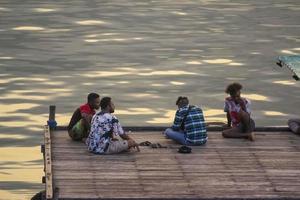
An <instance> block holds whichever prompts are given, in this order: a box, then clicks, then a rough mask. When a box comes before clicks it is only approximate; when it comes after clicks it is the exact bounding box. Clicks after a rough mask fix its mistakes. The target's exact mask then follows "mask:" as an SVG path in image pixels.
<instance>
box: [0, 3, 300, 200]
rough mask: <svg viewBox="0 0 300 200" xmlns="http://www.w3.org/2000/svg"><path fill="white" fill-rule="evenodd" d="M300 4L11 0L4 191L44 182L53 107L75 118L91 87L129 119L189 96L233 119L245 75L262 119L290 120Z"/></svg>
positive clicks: (147, 119)
mask: <svg viewBox="0 0 300 200" xmlns="http://www.w3.org/2000/svg"><path fill="white" fill-rule="evenodd" d="M299 13H300V2H299V1H298V0H290V1H285V0H272V1H249V0H247V1H246V0H245V1H242V0H235V1H233V0H232V1H229V0H217V1H209V0H202V1H201V0H199V1H192V0H190V1H175V0H171V1H167V0H166V1H148V0H145V1H129V0H122V1H92V0H90V1H83V0H82V1H79V0H75V1H58V2H54V1H29V0H28V1H21V0H20V1H15V0H1V2H0V92H1V95H0V109H1V112H0V114H1V115H0V118H1V119H0V128H1V129H0V132H1V136H0V146H1V148H0V153H1V157H0V163H1V165H0V166H1V167H0V194H1V195H0V198H4V199H14V198H15V199H20V198H25V199H26V197H24V196H30V195H31V194H32V193H33V192H34V191H37V190H39V189H40V188H41V186H40V184H39V183H40V176H41V174H42V167H41V166H42V162H41V158H42V157H41V154H40V153H39V147H38V145H39V144H40V143H42V129H41V125H43V124H44V123H45V121H46V120H47V112H48V105H50V104H56V105H57V112H58V116H57V117H58V122H59V123H60V124H62V125H64V124H66V123H67V122H68V118H69V116H70V114H71V113H72V112H73V110H74V109H75V107H76V106H78V105H79V104H81V103H83V102H85V98H86V95H87V94H88V93H89V92H91V91H96V92H98V93H100V94H101V96H104V95H109V96H112V97H113V99H114V101H115V104H116V106H117V110H118V111H117V113H116V114H118V116H119V118H120V120H121V122H122V124H123V125H134V126H139V125H153V126H155V125H167V124H169V123H171V121H172V118H173V114H174V109H175V106H174V101H175V100H176V98H177V96H179V95H185V96H188V97H190V101H191V103H192V104H196V105H200V106H202V107H203V109H204V112H205V115H206V119H207V120H208V121H224V120H225V116H224V113H223V112H222V107H223V99H224V97H225V94H224V88H225V86H226V85H227V84H228V83H231V82H233V81H238V82H241V83H242V84H243V85H244V89H243V93H244V94H245V96H246V97H248V98H249V99H251V100H252V108H253V116H254V118H255V119H256V123H257V125H266V126H268V125H285V124H286V121H287V119H288V118H290V117H294V116H299V115H300V110H299V109H297V105H298V103H299V100H300V97H299V95H298V94H299V87H300V84H299V83H297V82H295V81H294V80H293V79H292V78H291V74H290V73H289V72H288V71H287V70H285V69H281V68H279V67H277V66H276V64H275V62H276V57H277V56H278V55H293V54H299V53H300V36H299V32H300V24H299V21H300V14H299ZM22 152H23V153H22ZM26 171H27V172H26ZM26 173H27V175H24V174H26Z"/></svg>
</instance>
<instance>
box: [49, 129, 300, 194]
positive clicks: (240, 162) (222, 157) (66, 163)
mask: <svg viewBox="0 0 300 200" xmlns="http://www.w3.org/2000/svg"><path fill="white" fill-rule="evenodd" d="M208 135H209V140H208V143H207V144H206V145H204V146H201V147H192V148H193V149H192V153H191V154H180V153H178V152H177V150H178V148H179V147H180V145H178V144H176V143H174V142H173V141H171V140H169V139H165V138H164V137H163V136H162V135H161V133H160V132H133V133H132V134H131V136H132V137H133V138H134V139H135V140H136V141H137V142H142V141H146V140H147V141H150V142H152V143H157V142H158V143H160V144H162V145H165V146H167V147H168V148H160V149H155V148H151V147H148V146H146V147H144V146H143V147H141V152H139V153H138V152H135V151H131V152H129V153H123V154H119V155H94V154H92V153H89V152H88V151H87V148H86V146H85V144H84V143H80V142H73V141H71V139H70V138H69V136H68V134H67V132H66V131H51V150H52V151H51V155H52V173H53V188H58V190H57V191H58V193H57V194H56V195H57V196H58V197H59V199H80V198H81V199H87V198H88V199H102V198H103V199H109V198H136V199H151V198H152V199H164V198H165V199H170V198H179V199H182V198H188V199H197V198H200V199H201V198H202V199H207V198H208V199H214V198H229V199H230V198H232V199H235V198H236V199H241V198H244V199H248V198H249V199H253V198H259V199H268V198H272V199H273V198H275V199H280V198H291V199H298V198H300V137H299V136H297V135H294V134H292V133H291V132H257V134H256V141H255V142H250V141H248V140H246V139H224V138H223V137H222V136H221V134H220V132H209V133H208Z"/></svg>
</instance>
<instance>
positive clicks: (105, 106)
mask: <svg viewBox="0 0 300 200" xmlns="http://www.w3.org/2000/svg"><path fill="white" fill-rule="evenodd" d="M100 105H101V112H98V113H97V114H95V115H94V116H93V119H92V122H91V131H90V134H89V136H88V138H87V140H86V145H87V148H88V150H89V151H90V152H92V153H95V154H115V153H121V152H123V151H127V150H128V149H130V148H137V149H138V151H139V148H138V145H137V143H136V142H135V141H134V140H133V139H132V138H130V137H129V135H127V134H126V133H125V131H124V130H123V128H122V126H121V124H120V122H119V120H118V119H117V117H116V116H114V115H113V114H112V113H114V110H115V106H114V103H113V102H112V99H111V98H110V97H104V98H103V99H102V100H101V103H100ZM115 136H120V138H121V139H122V140H121V141H119V140H118V139H117V138H115Z"/></svg>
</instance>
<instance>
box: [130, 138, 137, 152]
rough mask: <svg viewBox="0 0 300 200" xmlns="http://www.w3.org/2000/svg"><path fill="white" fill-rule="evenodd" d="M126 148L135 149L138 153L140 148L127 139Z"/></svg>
mask: <svg viewBox="0 0 300 200" xmlns="http://www.w3.org/2000/svg"><path fill="white" fill-rule="evenodd" d="M128 148H129V149H131V148H134V149H136V150H137V151H138V152H140V148H139V144H138V143H136V142H135V141H134V140H133V139H131V138H130V139H129V140H128Z"/></svg>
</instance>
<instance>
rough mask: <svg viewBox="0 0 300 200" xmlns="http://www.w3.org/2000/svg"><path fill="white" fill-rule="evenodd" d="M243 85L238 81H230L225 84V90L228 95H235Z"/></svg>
mask: <svg viewBox="0 0 300 200" xmlns="http://www.w3.org/2000/svg"><path fill="white" fill-rule="evenodd" d="M242 88H243V86H242V85H241V84H239V83H231V84H229V85H228V86H227V88H226V90H225V92H226V93H227V94H230V95H235V94H236V93H237V92H238V91H239V90H241V89H242Z"/></svg>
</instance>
